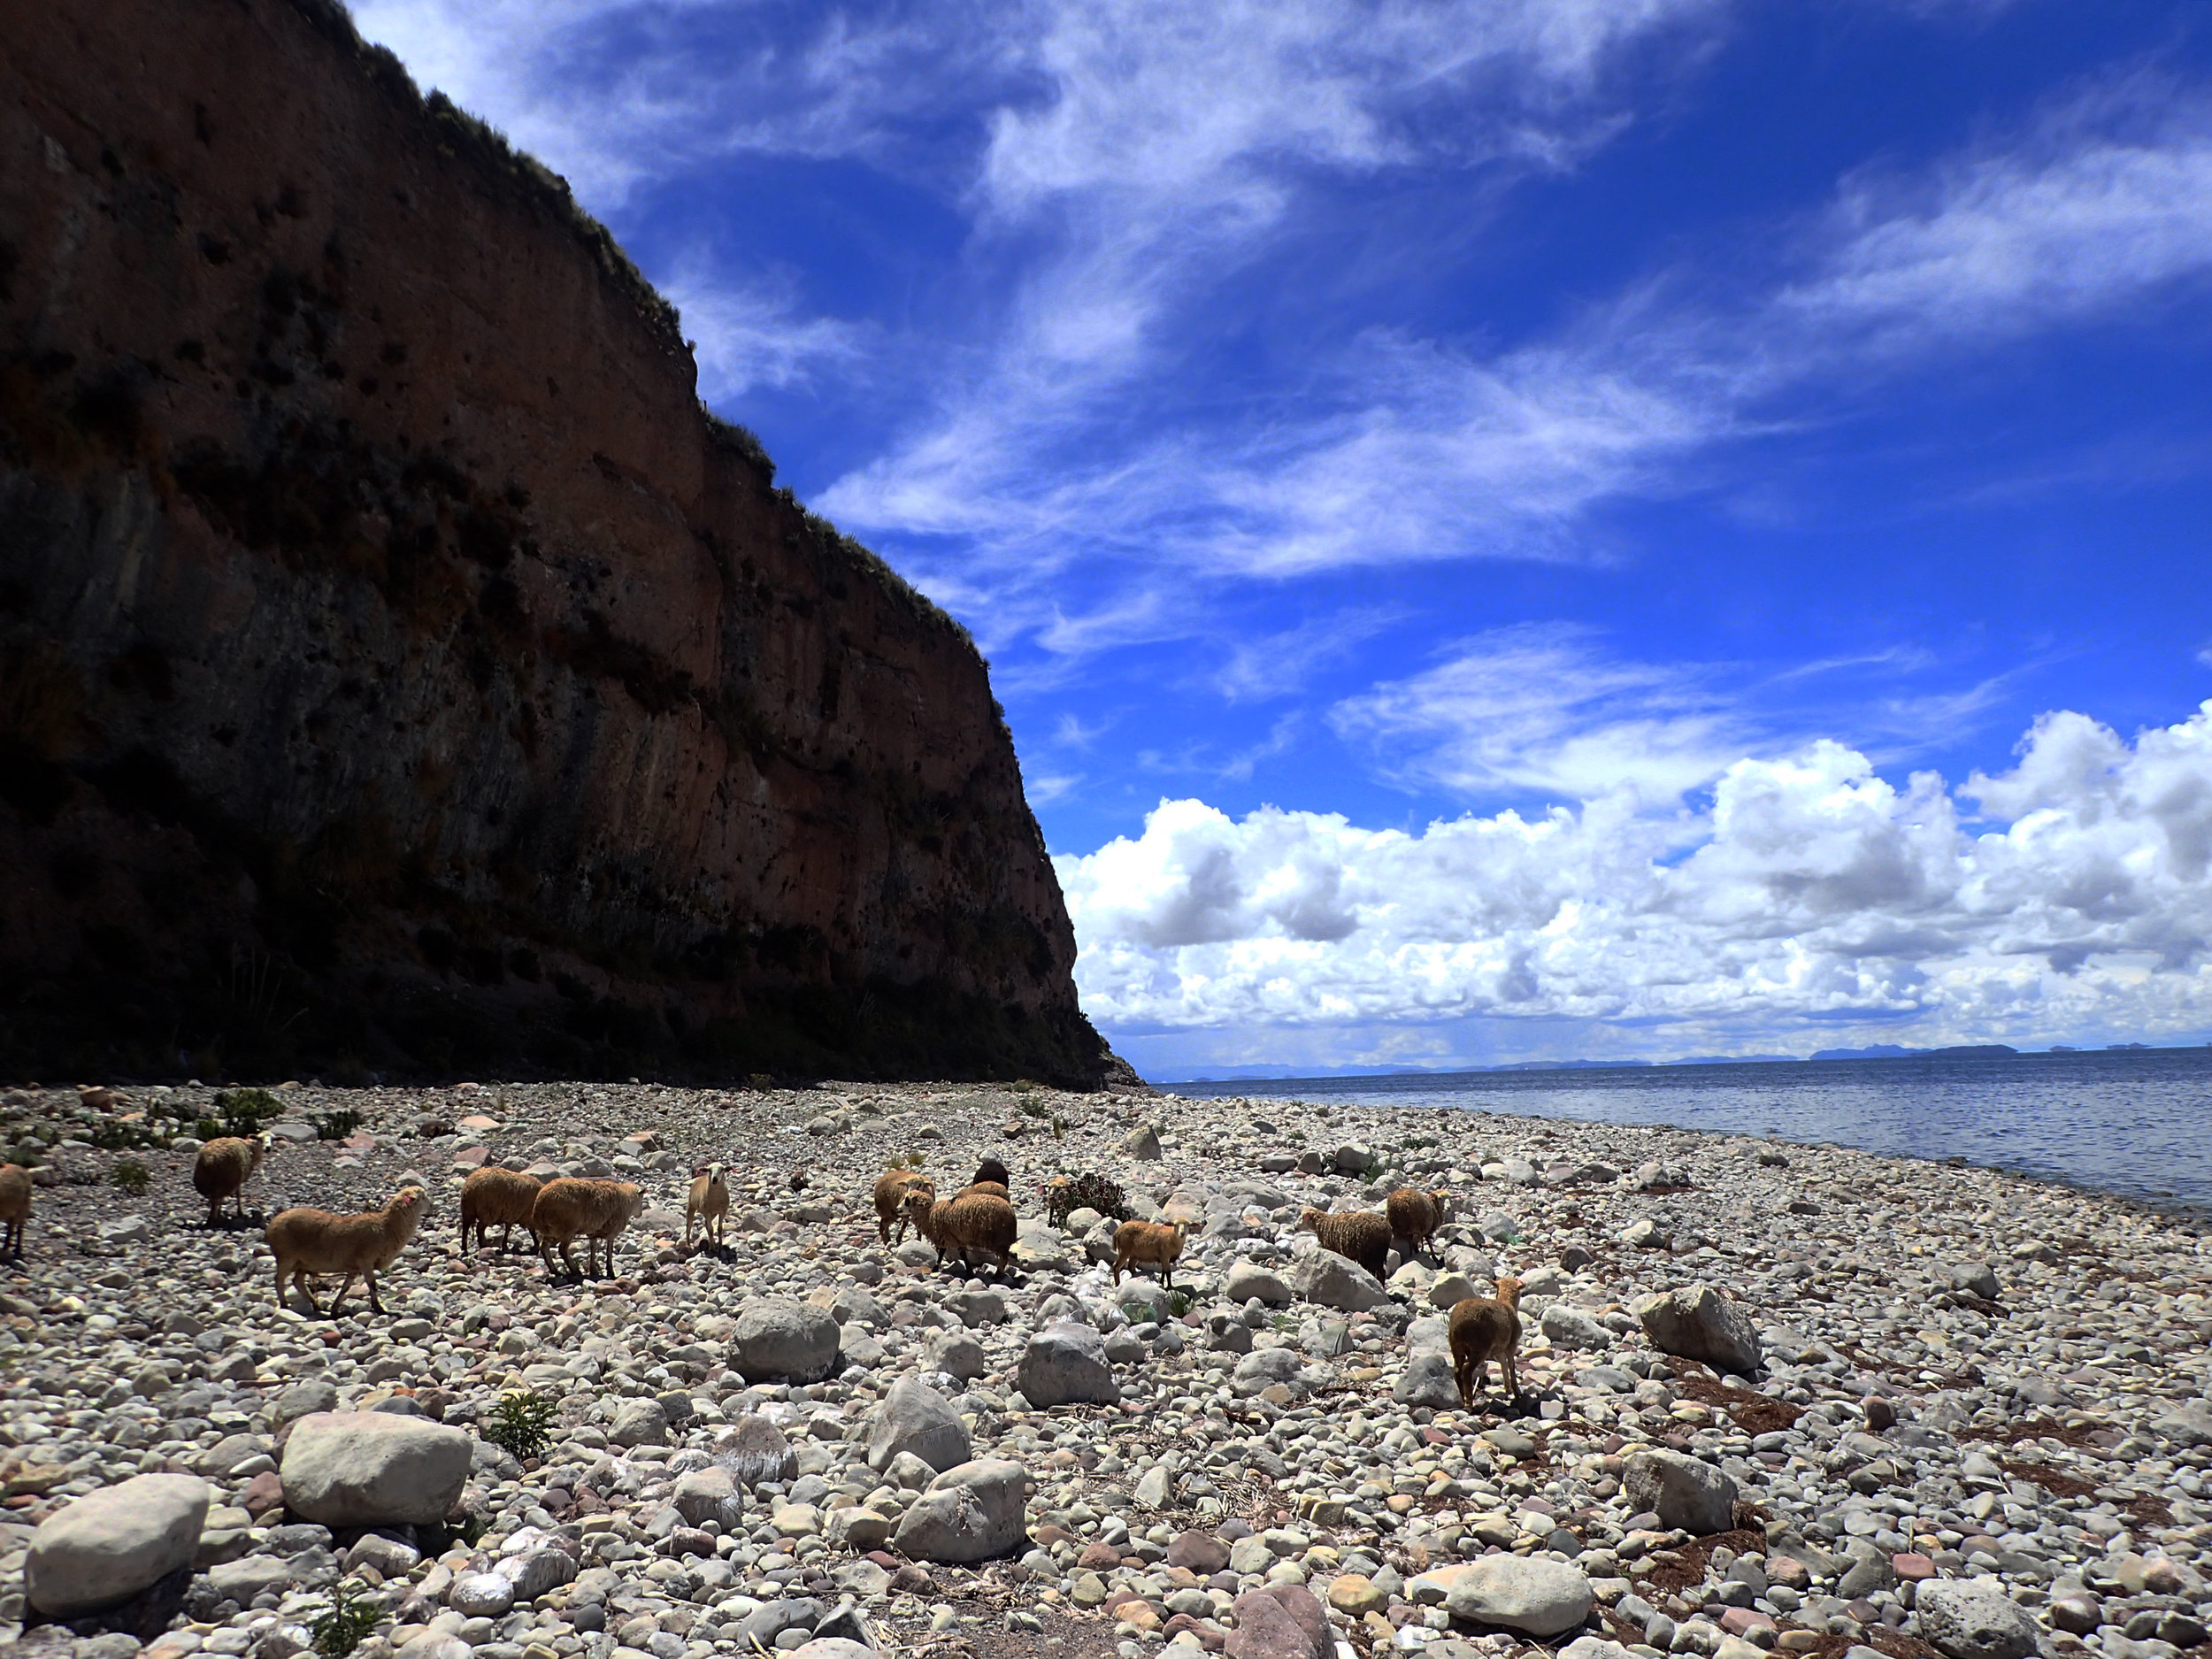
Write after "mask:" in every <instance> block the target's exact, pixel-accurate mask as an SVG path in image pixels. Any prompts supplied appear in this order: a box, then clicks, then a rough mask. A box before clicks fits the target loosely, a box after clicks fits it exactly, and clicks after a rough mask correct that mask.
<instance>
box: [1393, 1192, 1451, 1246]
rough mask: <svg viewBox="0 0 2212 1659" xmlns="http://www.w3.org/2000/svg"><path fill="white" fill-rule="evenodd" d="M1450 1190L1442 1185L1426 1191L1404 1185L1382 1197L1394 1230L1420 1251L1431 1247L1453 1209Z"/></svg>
mask: <svg viewBox="0 0 2212 1659" xmlns="http://www.w3.org/2000/svg"><path fill="white" fill-rule="evenodd" d="M1451 1202H1452V1195H1451V1194H1449V1193H1448V1192H1446V1191H1445V1190H1444V1189H1443V1188H1441V1187H1439V1188H1438V1189H1437V1190H1436V1191H1435V1192H1432V1193H1425V1192H1423V1191H1421V1190H1420V1188H1418V1187H1400V1188H1398V1190H1397V1191H1396V1192H1394V1193H1393V1194H1390V1196H1389V1197H1387V1198H1386V1199H1384V1200H1383V1214H1385V1215H1386V1216H1387V1217H1390V1230H1391V1232H1392V1233H1395V1234H1396V1235H1397V1236H1398V1237H1400V1238H1402V1239H1403V1240H1405V1241H1406V1242H1407V1243H1409V1244H1410V1245H1411V1246H1412V1247H1413V1248H1414V1253H1415V1254H1416V1255H1418V1254H1419V1253H1420V1252H1421V1251H1423V1250H1425V1249H1427V1248H1429V1243H1430V1240H1432V1239H1434V1238H1435V1237H1436V1230H1437V1229H1438V1228H1439V1227H1440V1226H1442V1225H1444V1218H1445V1217H1447V1216H1448V1215H1449V1214H1450V1213H1451Z"/></svg>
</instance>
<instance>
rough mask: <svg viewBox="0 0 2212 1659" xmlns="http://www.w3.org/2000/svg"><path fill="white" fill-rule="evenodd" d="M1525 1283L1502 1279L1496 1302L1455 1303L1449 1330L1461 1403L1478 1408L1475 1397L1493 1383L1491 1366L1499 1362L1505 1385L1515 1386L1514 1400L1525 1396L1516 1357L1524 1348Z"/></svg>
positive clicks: (1479, 1299) (1480, 1299) (1481, 1299)
mask: <svg viewBox="0 0 2212 1659" xmlns="http://www.w3.org/2000/svg"><path fill="white" fill-rule="evenodd" d="M1520 1305H1521V1281H1520V1280H1519V1279H1500V1280H1499V1281H1498V1294H1497V1296H1496V1298H1495V1299H1494V1300H1492V1299H1490V1298H1486V1297H1482V1296H1470V1297H1468V1298H1467V1299H1466V1300H1465V1301H1464V1302H1455V1303H1453V1304H1452V1313H1451V1320H1450V1324H1449V1325H1448V1327H1447V1329H1448V1333H1449V1335H1450V1340H1451V1345H1452V1377H1453V1379H1454V1380H1455V1381H1456V1382H1457V1383H1458V1384H1459V1403H1460V1404H1461V1405H1462V1406H1463V1407H1465V1408H1466V1409H1469V1410H1472V1409H1474V1404H1475V1395H1476V1394H1478V1393H1479V1392H1481V1391H1483V1389H1484V1388H1485V1387H1486V1385H1487V1384H1488V1382H1489V1380H1490V1377H1489V1370H1488V1367H1489V1363H1490V1362H1491V1361H1492V1360H1495V1361H1497V1362H1498V1376H1499V1380H1500V1381H1501V1382H1502V1383H1508V1384H1510V1385H1511V1386H1512V1389H1513V1398H1515V1399H1516V1400H1518V1399H1519V1398H1520V1397H1521V1371H1520V1367H1519V1364H1518V1363H1517V1361H1516V1360H1515V1358H1514V1354H1515V1350H1516V1349H1517V1348H1519V1347H1520V1346H1521V1316H1520V1313H1519V1311H1518V1310H1519V1308H1520Z"/></svg>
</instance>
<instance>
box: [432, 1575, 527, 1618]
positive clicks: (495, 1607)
mask: <svg viewBox="0 0 2212 1659" xmlns="http://www.w3.org/2000/svg"><path fill="white" fill-rule="evenodd" d="M445 1604H446V1605H447V1606H448V1607H449V1608H451V1609H453V1610H454V1611H455V1612H457V1613H458V1614H460V1615H461V1616H462V1617H464V1618H501V1617H504V1616H505V1614H506V1612H507V1609H509V1608H511V1607H512V1606H513V1605H514V1604H515V1586H513V1585H512V1584H510V1583H509V1582H508V1581H507V1579H506V1578H503V1577H502V1576H501V1575H500V1574H498V1573H495V1572H465V1573H462V1574H461V1575H460V1576H459V1577H458V1578H455V1579H454V1581H453V1587H452V1588H451V1589H449V1590H448V1591H447V1592H446V1597H445Z"/></svg>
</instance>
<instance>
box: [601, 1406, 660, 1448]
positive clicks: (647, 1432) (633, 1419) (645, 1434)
mask: <svg viewBox="0 0 2212 1659" xmlns="http://www.w3.org/2000/svg"><path fill="white" fill-rule="evenodd" d="M607 1439H608V1440H611V1441H612V1442H613V1443H614V1444H615V1445H617V1446H621V1447H631V1446H665V1445H667V1444H668V1412H667V1410H666V1409H665V1408H664V1407H663V1406H662V1404H661V1402H659V1401H657V1400H654V1399H649V1398H646V1399H637V1400H625V1401H624V1402H622V1403H621V1404H620V1405H619V1406H618V1407H616V1408H615V1414H614V1421H613V1422H612V1423H611V1424H609V1425H607Z"/></svg>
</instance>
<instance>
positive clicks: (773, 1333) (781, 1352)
mask: <svg viewBox="0 0 2212 1659" xmlns="http://www.w3.org/2000/svg"><path fill="white" fill-rule="evenodd" d="M730 1363H732V1364H733V1365H734V1366H736V1367H737V1369H738V1370H739V1371H741V1372H742V1373H743V1374H744V1378H745V1380H746V1381H747V1382H754V1383H761V1382H777V1383H816V1382H820V1381H821V1380H822V1379H824V1378H826V1377H827V1376H828V1375H829V1374H830V1372H831V1371H833V1370H834V1369H835V1368H836V1365H837V1317H836V1316H835V1315H834V1314H833V1313H831V1312H830V1311H829V1310H828V1309H826V1308H810V1307H808V1306H807V1305H806V1304H805V1303H804V1302H791V1301H787V1300H785V1299H781V1298H770V1299H768V1300H765V1301H761V1302H747V1303H746V1304H745V1307H744V1310H743V1311H741V1313H740V1314H739V1315H738V1316H737V1325H736V1328H735V1329H733V1331H732V1332H731V1333H730Z"/></svg>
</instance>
